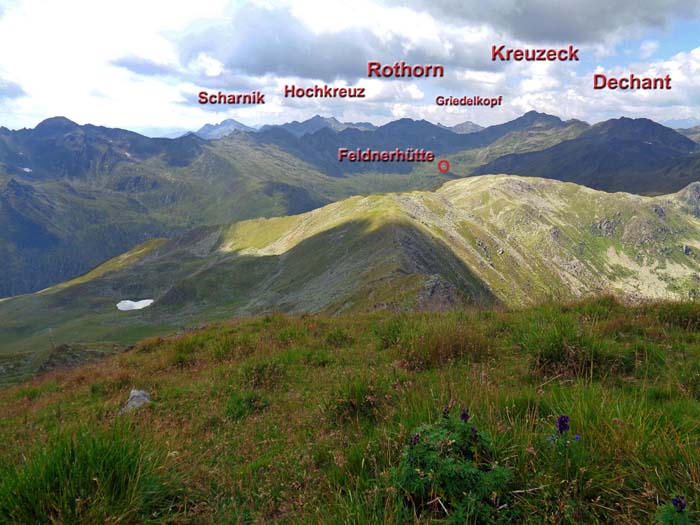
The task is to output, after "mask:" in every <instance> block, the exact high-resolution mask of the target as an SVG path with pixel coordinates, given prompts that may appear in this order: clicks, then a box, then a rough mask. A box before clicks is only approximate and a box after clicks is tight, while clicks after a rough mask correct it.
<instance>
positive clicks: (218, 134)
mask: <svg viewBox="0 0 700 525" xmlns="http://www.w3.org/2000/svg"><path fill="white" fill-rule="evenodd" d="M438 127H441V128H443V129H449V130H450V131H454V132H455V133H473V132H474V131H479V130H481V129H484V128H483V127H482V126H479V125H478V124H474V123H473V122H468V121H467V122H463V123H461V124H457V125H456V126H443V125H442V124H438ZM273 128H278V129H283V130H285V131H288V132H289V133H291V134H292V135H294V136H295V137H303V136H304V135H310V134H312V133H316V132H317V131H320V130H322V129H325V128H328V129H330V130H332V131H343V130H345V129H359V130H360V131H373V130H375V129H377V126H375V125H374V124H372V123H371V122H340V121H339V120H338V119H336V118H335V117H321V116H320V115H316V116H314V117H311V118H310V119H308V120H305V121H303V122H299V121H296V120H295V121H293V122H288V123H286V124H276V125H265V126H262V127H261V128H260V129H259V130H258V129H256V128H251V127H249V126H246V125H245V124H242V123H241V122H238V121H237V120H233V119H227V120H224V121H222V122H220V123H219V124H206V125H204V126H202V127H201V128H200V129H198V130H197V131H196V132H195V135H197V136H198V137H201V138H203V139H207V140H212V139H220V138H223V137H226V136H228V135H230V134H232V133H234V132H236V131H245V132H249V133H252V132H255V131H268V130H270V129H273Z"/></svg>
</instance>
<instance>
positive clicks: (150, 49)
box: [0, 0, 700, 129]
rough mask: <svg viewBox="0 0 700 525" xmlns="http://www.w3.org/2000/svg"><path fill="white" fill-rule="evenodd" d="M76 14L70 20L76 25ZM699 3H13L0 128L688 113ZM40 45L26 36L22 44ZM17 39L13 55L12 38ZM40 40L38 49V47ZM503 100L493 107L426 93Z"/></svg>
mask: <svg viewBox="0 0 700 525" xmlns="http://www.w3.org/2000/svg"><path fill="white" fill-rule="evenodd" d="M78 15H79V16H78ZM699 17H700V2H697V1H687V0H651V1H648V2H644V3H642V4H640V3H639V2H636V1H633V0H613V1H610V0H608V1H603V0H591V1H586V2H581V1H574V0H563V1H555V0H534V1H532V2H522V1H519V0H496V1H493V2H488V3H485V2H462V1H458V0H443V1H440V2H435V1H428V0H409V1H408V2H401V3H399V2H396V1H394V0H359V1H358V2H352V3H349V2H342V1H337V0H330V1H317V0H303V1H302V0H281V1H266V0H249V1H245V2H242V3H241V2H229V1H227V0H201V1H199V2H197V3H196V4H192V3H187V4H185V3H182V5H179V4H175V3H172V2H166V1H163V0H155V1H153V2H148V5H144V4H143V2H137V1H135V0H125V1H124V2H122V3H119V4H112V5H108V6H105V5H102V6H100V9H98V8H96V7H95V6H94V5H92V4H91V3H90V2H88V1H86V0H69V1H68V2H65V3H62V5H61V6H60V8H59V7H58V6H51V5H46V3H44V2H40V1H39V0H18V1H16V2H14V3H13V4H11V5H10V6H8V7H5V8H4V11H0V46H1V48H2V49H13V52H12V53H2V54H0V119H1V121H0V124H3V125H6V126H8V127H22V126H33V125H35V124H36V123H37V122H38V121H39V120H41V119H43V118H45V117H48V116H52V115H56V114H64V115H66V116H69V117H70V118H72V119H73V120H76V121H78V122H94V123H98V124H104V125H110V126H120V127H127V128H131V129H144V128H147V127H153V126H159V127H168V126H172V127H179V128H182V127H188V128H193V129H196V128H198V127H199V126H201V125H202V124H204V123H206V122H212V121H218V120H223V119H225V118H235V119H236V120H240V121H242V122H245V123H246V124H253V125H261V124H267V123H277V122H280V121H289V120H295V119H296V120H303V119H304V118H308V117H309V116H311V115H313V114H318V113H320V114H327V115H333V116H336V117H338V118H339V119H341V120H346V121H373V122H375V123H378V124H381V123H383V122H386V121H388V120H391V119H395V118H401V117H410V118H426V119H428V120H432V121H440V122H443V123H445V124H455V123H458V122H462V121H465V120H471V121H474V122H478V123H480V124H485V125H488V124H494V123H498V122H503V121H506V120H509V119H511V118H513V117H515V116H517V115H519V114H522V113H523V112H525V111H528V110H531V109H535V110H538V111H545V112H551V113H556V114H559V115H561V116H562V117H564V118H578V119H583V120H588V121H592V122H595V121H599V120H604V119H606V118H611V117H616V116H619V115H627V116H631V117H638V116H647V117H650V118H655V119H659V120H672V119H673V120H685V119H692V118H695V117H696V116H697V115H698V114H699V113H700V112H699V111H698V110H699V109H700V108H699V107H698V104H699V102H698V101H700V97H699V96H698V95H699V94H700V75H699V74H698V72H700V46H699V45H698V44H697V42H696V41H695V39H694V38H693V34H698V33H700V21H699ZM32 34H34V35H42V38H30V39H27V35H32ZM19 40H21V41H22V42H27V43H26V45H22V46H19V45H17V42H18V41H19ZM45 42H52V44H51V45H49V46H47V45H45ZM500 44H506V45H507V46H509V47H520V48H523V47H545V46H546V47H556V46H565V45H568V44H573V45H574V46H577V47H579V48H580V49H581V52H580V55H581V60H580V62H512V61H511V62H501V61H493V60H492V59H491V58H492V57H491V46H492V45H500ZM370 60H376V61H380V62H382V63H388V64H392V63H394V62H397V61H402V60H403V61H405V62H407V63H410V64H442V65H443V66H444V67H445V76H444V77H442V78H423V79H418V78H402V79H378V78H368V77H367V62H368V61H370ZM595 72H605V73H606V74H610V75H623V74H629V73H630V72H633V73H635V74H636V75H639V76H642V75H665V74H670V75H671V76H672V77H673V89H672V90H670V91H666V92H650V91H646V92H641V91H640V92H632V91H627V92H621V91H610V90H605V91H594V90H593V88H592V75H593V74H594V73H595ZM314 84H329V85H332V86H362V87H364V88H365V90H366V93H367V97H366V98H365V99H361V100H360V99H358V100H342V99H318V98H304V99H298V98H285V97H283V96H282V94H283V90H284V86H285V85H297V86H301V87H311V86H313V85H314ZM203 89H207V90H214V91H215V90H222V91H227V92H244V91H252V90H258V91H262V92H264V93H266V104H265V105H260V106H240V107H237V106H215V107H210V106H202V105H199V104H198V103H197V93H198V92H199V91H201V90H203ZM438 95H443V96H457V97H460V96H465V95H466V96H473V95H479V96H488V97H491V96H503V98H504V103H503V105H502V106H500V107H498V108H492V109H490V108H483V107H480V108H475V107H471V108H470V107H438V106H436V104H435V97H436V96H438Z"/></svg>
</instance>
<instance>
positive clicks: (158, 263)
mask: <svg viewBox="0 0 700 525" xmlns="http://www.w3.org/2000/svg"><path fill="white" fill-rule="evenodd" d="M698 217H700V183H694V184H692V185H690V186H688V187H687V188H686V189H684V190H683V191H681V192H679V193H677V194H672V195H668V196H663V197H653V198H652V197H641V196H637V195H631V194H627V193H605V192H600V191H595V190H592V189H589V188H585V187H583V186H578V185H575V184H569V183H562V182H559V181H554V180H547V179H535V178H521V177H516V176H505V175H497V176H484V177H472V178H467V179H462V180H455V181H451V182H448V183H446V184H444V185H443V186H442V187H441V188H439V189H438V190H436V191H421V192H410V193H387V194H381V195H370V196H356V197H351V198H349V199H345V200H342V201H339V202H336V203H332V204H328V205H326V206H324V207H322V208H319V209H316V210H313V211H310V212H307V213H304V214H300V215H294V216H287V217H277V218H270V219H253V220H248V221H243V222H236V223H232V224H228V225H225V226H209V227H199V228H195V229H193V230H191V231H189V232H187V233H185V234H183V235H181V236H178V237H174V238H173V239H171V240H152V241H149V242H148V243H145V244H143V245H141V246H139V247H137V248H135V249H133V250H131V251H130V252H128V253H125V254H122V255H121V256H119V257H117V258H115V259H113V260H111V261H108V262H107V263H105V264H104V265H102V266H100V267H98V268H96V269H95V270H93V271H92V272H90V273H88V274H86V275H84V276H82V277H80V278H78V279H75V280H73V281H71V282H67V283H64V284H61V285H58V286H55V287H53V288H51V289H49V290H46V291H44V292H40V293H35V294H32V295H26V296H22V297H16V298H11V299H7V300H4V301H0V342H2V345H3V350H5V352H14V354H13V356H14V357H12V358H11V359H10V358H8V359H6V360H5V361H3V363H4V364H3V366H4V367H5V370H6V371H7V370H14V372H13V373H16V374H20V375H21V374H26V373H28V372H31V367H36V366H39V365H40V363H41V362H42V359H43V357H42V356H45V355H46V353H47V352H46V351H47V350H49V349H50V348H51V346H52V345H56V344H63V343H66V344H71V345H73V343H81V344H82V345H84V346H83V347H84V348H92V347H91V346H90V345H91V344H92V345H94V344H97V342H99V344H100V345H105V344H107V345H109V344H112V343H115V344H130V343H133V342H134V341H136V340H137V339H140V338H142V337H144V336H146V335H149V334H159V333H163V332H164V331H173V330H176V329H179V328H180V327H183V326H188V325H191V324H194V323H201V322H205V321H207V322H210V321H213V320H216V319H223V318H229V317H231V316H233V315H246V314H257V313H261V312H269V311H272V310H283V311H288V312H326V313H331V314H333V313H341V312H354V311H365V310H374V309H386V308H389V309H398V310H402V309H408V308H421V309H423V308H425V309H445V308H454V307H461V306H464V305H466V304H482V305H491V304H501V305H507V306H522V305H529V304H536V303H539V302H542V301H549V300H557V301H561V300H570V299H574V298H578V297H582V296H587V295H595V294H599V293H613V294H617V295H620V296H623V297H626V298H628V299H634V300H640V299H662V298H684V299H687V298H693V297H698V294H699V293H700V280H699V279H698V273H699V272H700V226H699V224H700V223H699V222H698ZM146 299H149V300H154V303H153V304H152V305H151V306H149V307H147V308H146V309H144V310H139V311H132V312H121V311H118V310H117V307H116V305H117V303H118V302H120V301H122V300H134V301H135V300H146Z"/></svg>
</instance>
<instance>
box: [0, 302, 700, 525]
mask: <svg viewBox="0 0 700 525" xmlns="http://www.w3.org/2000/svg"><path fill="white" fill-rule="evenodd" d="M134 388H138V389H143V390H146V391H147V392H149V393H150V394H151V396H152V399H153V401H152V402H151V403H150V404H148V405H146V406H145V407H143V408H141V409H139V410H137V411H134V412H131V413H129V414H124V415H119V411H120V409H121V407H122V406H123V405H124V403H125V401H126V399H127V397H128V396H129V392H130V390H131V389H134ZM698 399H700V305H699V304H694V303H687V304H670V303H669V304H657V305H644V306H639V307H634V308H630V307H628V306H624V305H620V304H618V303H617V302H616V301H614V300H613V299H610V298H601V299H597V300H591V301H586V302H582V303H577V304H574V305H564V306H552V305H548V306H541V307H536V308H530V309H527V310H521V311H478V310H475V311H460V312H451V313H444V314H436V313H431V314H428V313H381V314H367V315H361V316H354V317H346V318H343V317H334V318H330V317H318V316H301V317H291V316H284V315H281V314H274V315H269V316H267V317H262V318H255V319H245V320H235V321H231V322H228V323H221V324H216V325H212V326H207V327H203V328H201V329H198V330H195V331H191V332H187V333H183V334H179V335H176V336H173V337H170V338H164V339H161V338H158V339H151V340H147V341H143V342H142V343H140V344H139V345H137V346H136V347H135V348H133V349H132V350H130V351H128V352H125V353H122V354H120V355H118V356H116V357H113V358H110V359H108V360H106V361H103V362H100V363H96V364H89V365H85V366H83V367H81V368H78V369H74V370H70V371H61V372H53V373H51V374H49V375H46V376H43V377H42V378H39V379H36V380H34V381H33V382H31V383H25V384H23V385H19V386H15V387H13V388H10V389H6V390H4V391H2V392H1V393H0V441H1V442H2V443H3V447H2V448H1V449H0V522H2V523H12V522H16V523H49V522H52V523H98V522H99V523H102V522H104V523H144V522H145V523H148V522H151V523H221V524H225V523H262V522H277V523H292V522H294V523H296V522H303V523H358V524H360V523H412V522H416V521H417V522H421V523H509V522H522V523H538V524H539V523H653V522H655V521H656V522H659V523H693V522H694V521H695V519H696V518H697V517H699V516H700V513H698V501H699V496H700V485H699V483H700V448H699V447H698V442H699V441H700V404H698Z"/></svg>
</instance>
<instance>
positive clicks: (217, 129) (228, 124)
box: [195, 118, 257, 140]
mask: <svg viewBox="0 0 700 525" xmlns="http://www.w3.org/2000/svg"><path fill="white" fill-rule="evenodd" d="M235 131H247V132H255V131H257V130H256V129H255V128H250V127H248V126H246V125H245V124H241V123H240V122H238V121H237V120H233V119H232V118H230V119H227V120H224V121H222V122H219V123H218V124H205V125H204V126H202V127H201V128H199V129H198V130H197V131H196V132H195V135H197V136H198V137H201V138H203V139H207V140H211V139H220V138H223V137H225V136H227V135H230V134H231V133H233V132H235Z"/></svg>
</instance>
